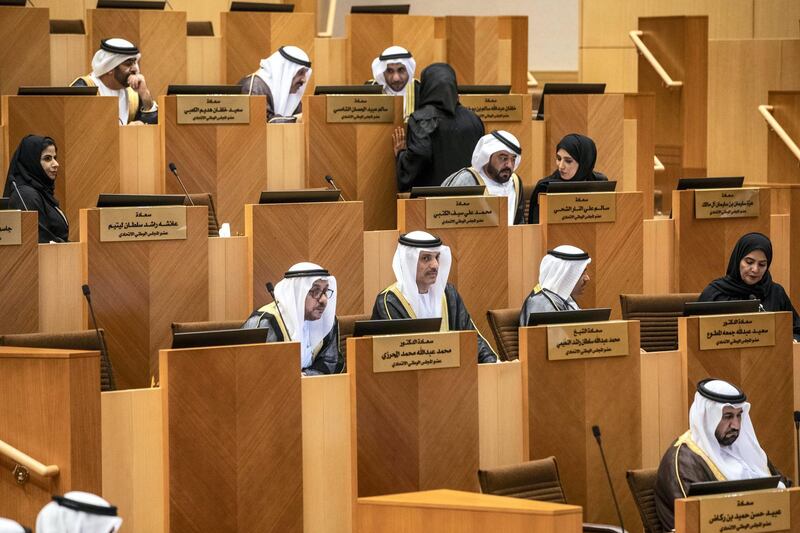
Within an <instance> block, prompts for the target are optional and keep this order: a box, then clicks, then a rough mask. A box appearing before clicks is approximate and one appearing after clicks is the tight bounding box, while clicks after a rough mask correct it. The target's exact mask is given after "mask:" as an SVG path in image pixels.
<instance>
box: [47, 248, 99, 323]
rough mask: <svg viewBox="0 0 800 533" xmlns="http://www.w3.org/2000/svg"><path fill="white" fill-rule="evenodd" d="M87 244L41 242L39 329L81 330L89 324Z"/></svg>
mask: <svg viewBox="0 0 800 533" xmlns="http://www.w3.org/2000/svg"><path fill="white" fill-rule="evenodd" d="M83 250H84V245H83V244H82V243H80V242H70V243H60V244H40V245H39V331H40V332H42V333H57V332H63V331H78V330H81V329H84V328H85V327H86V324H87V321H86V320H87V317H86V313H88V312H89V310H88V309H85V308H84V306H85V305H86V300H85V299H84V297H83V292H82V291H81V285H82V284H83V257H84V251H83Z"/></svg>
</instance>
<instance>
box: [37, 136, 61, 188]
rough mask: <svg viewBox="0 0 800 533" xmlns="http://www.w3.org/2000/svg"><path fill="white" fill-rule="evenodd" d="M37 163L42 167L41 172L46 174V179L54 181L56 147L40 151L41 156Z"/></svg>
mask: <svg viewBox="0 0 800 533" xmlns="http://www.w3.org/2000/svg"><path fill="white" fill-rule="evenodd" d="M39 163H41V165H42V170H44V173H45V174H47V177H48V178H50V179H51V180H53V181H55V179H56V174H58V161H56V147H55V146H53V145H52V144H51V145H50V146H48V147H47V148H45V149H44V150H42V155H41V157H40V158H39Z"/></svg>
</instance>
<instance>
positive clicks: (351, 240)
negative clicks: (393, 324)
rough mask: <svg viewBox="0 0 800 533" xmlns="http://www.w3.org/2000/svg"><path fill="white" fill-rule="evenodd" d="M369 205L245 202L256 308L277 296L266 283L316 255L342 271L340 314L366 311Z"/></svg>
mask: <svg viewBox="0 0 800 533" xmlns="http://www.w3.org/2000/svg"><path fill="white" fill-rule="evenodd" d="M363 220H364V207H363V204H362V203H361V202H335V203H332V202H325V203H305V204H266V205H247V206H245V227H246V235H247V236H248V237H249V239H248V244H249V250H248V260H249V264H250V273H251V281H250V294H251V297H252V305H251V306H250V308H251V309H256V308H259V307H261V306H263V305H265V304H267V303H269V302H270V301H271V298H270V296H269V295H268V294H267V292H266V290H265V288H264V285H265V283H266V282H268V281H271V282H272V283H273V284H277V283H278V282H279V281H280V280H281V279H283V274H284V273H285V272H286V271H287V270H289V267H291V266H292V265H294V264H295V263H300V262H304V261H310V262H312V263H316V264H318V265H320V266H322V267H323V268H327V269H328V271H329V272H330V273H331V275H333V276H335V277H336V285H337V291H338V292H337V297H336V314H338V315H357V314H361V312H362V311H361V310H362V308H363V302H364V272H363V270H362V268H363V264H364V263H363V261H364V259H363V257H364V255H363V254H364V225H363Z"/></svg>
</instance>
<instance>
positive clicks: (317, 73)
mask: <svg viewBox="0 0 800 533" xmlns="http://www.w3.org/2000/svg"><path fill="white" fill-rule="evenodd" d="M347 43H348V40H347V39H343V38H334V37H317V38H316V39H314V55H315V56H316V60H317V62H316V63H314V65H313V66H314V79H315V80H316V85H347Z"/></svg>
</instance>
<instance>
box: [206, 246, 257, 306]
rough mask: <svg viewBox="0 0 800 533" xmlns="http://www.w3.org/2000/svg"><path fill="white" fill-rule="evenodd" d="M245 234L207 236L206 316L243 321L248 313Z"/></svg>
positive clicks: (248, 298) (248, 296)
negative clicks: (240, 235) (238, 235)
mask: <svg viewBox="0 0 800 533" xmlns="http://www.w3.org/2000/svg"><path fill="white" fill-rule="evenodd" d="M247 269H248V262H247V237H230V238H224V239H223V238H220V237H213V238H209V239H208V319H209V320H212V321H216V320H220V321H222V320H241V321H242V322H244V320H245V319H246V318H247V317H248V315H250V311H252V309H250V294H249V293H248V289H247V287H248V285H247Z"/></svg>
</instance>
